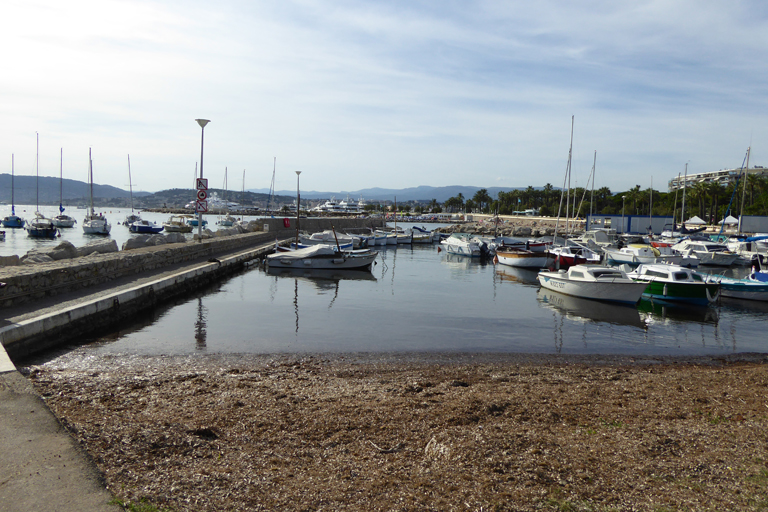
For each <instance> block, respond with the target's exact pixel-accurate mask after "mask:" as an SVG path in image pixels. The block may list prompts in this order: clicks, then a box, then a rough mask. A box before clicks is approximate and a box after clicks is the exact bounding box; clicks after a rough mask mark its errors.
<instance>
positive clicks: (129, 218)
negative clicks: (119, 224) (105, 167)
mask: <svg viewBox="0 0 768 512" xmlns="http://www.w3.org/2000/svg"><path fill="white" fill-rule="evenodd" d="M128 190H129V191H130V194H131V214H130V215H126V216H125V222H124V223H123V224H125V225H126V226H128V228H129V229H131V226H132V225H133V223H134V222H140V221H141V217H140V216H139V214H137V213H134V212H133V181H132V180H131V155H128ZM131 231H133V229H131Z"/></svg>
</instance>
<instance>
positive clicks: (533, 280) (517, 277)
mask: <svg viewBox="0 0 768 512" xmlns="http://www.w3.org/2000/svg"><path fill="white" fill-rule="evenodd" d="M496 275H497V276H498V278H499V279H500V280H501V281H507V282H512V283H521V284H524V285H533V286H536V287H538V286H539V280H538V278H537V276H538V275H539V271H538V270H531V269H529V268H519V267H510V266H509V265H496Z"/></svg>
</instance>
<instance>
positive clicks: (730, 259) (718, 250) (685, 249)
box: [672, 239, 739, 267]
mask: <svg viewBox="0 0 768 512" xmlns="http://www.w3.org/2000/svg"><path fill="white" fill-rule="evenodd" d="M672 248H673V249H674V250H676V251H678V252H680V253H681V254H683V255H684V256H685V255H691V254H692V255H695V256H696V257H697V258H699V265H718V266H723V267H730V266H731V265H733V263H734V262H735V261H736V258H738V257H739V255H738V254H736V253H735V252H732V251H729V250H728V247H726V246H725V245H723V244H718V243H717V242H711V241H707V240H692V239H684V240H681V241H679V242H678V243H676V244H675V245H673V246H672Z"/></svg>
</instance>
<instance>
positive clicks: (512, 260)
mask: <svg viewBox="0 0 768 512" xmlns="http://www.w3.org/2000/svg"><path fill="white" fill-rule="evenodd" d="M496 259H497V260H498V262H499V263H500V264H501V265H509V266H510V267H523V268H544V267H546V266H547V259H548V256H547V254H546V253H545V252H534V251H528V250H526V249H524V248H519V247H499V248H497V249H496Z"/></svg>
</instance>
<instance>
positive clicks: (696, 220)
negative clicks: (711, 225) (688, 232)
mask: <svg viewBox="0 0 768 512" xmlns="http://www.w3.org/2000/svg"><path fill="white" fill-rule="evenodd" d="M683 224H695V225H697V226H701V225H702V224H706V222H704V221H703V220H701V219H700V218H699V217H697V216H696V215H694V216H693V217H691V218H690V219H688V220H687V221H685V222H683Z"/></svg>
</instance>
